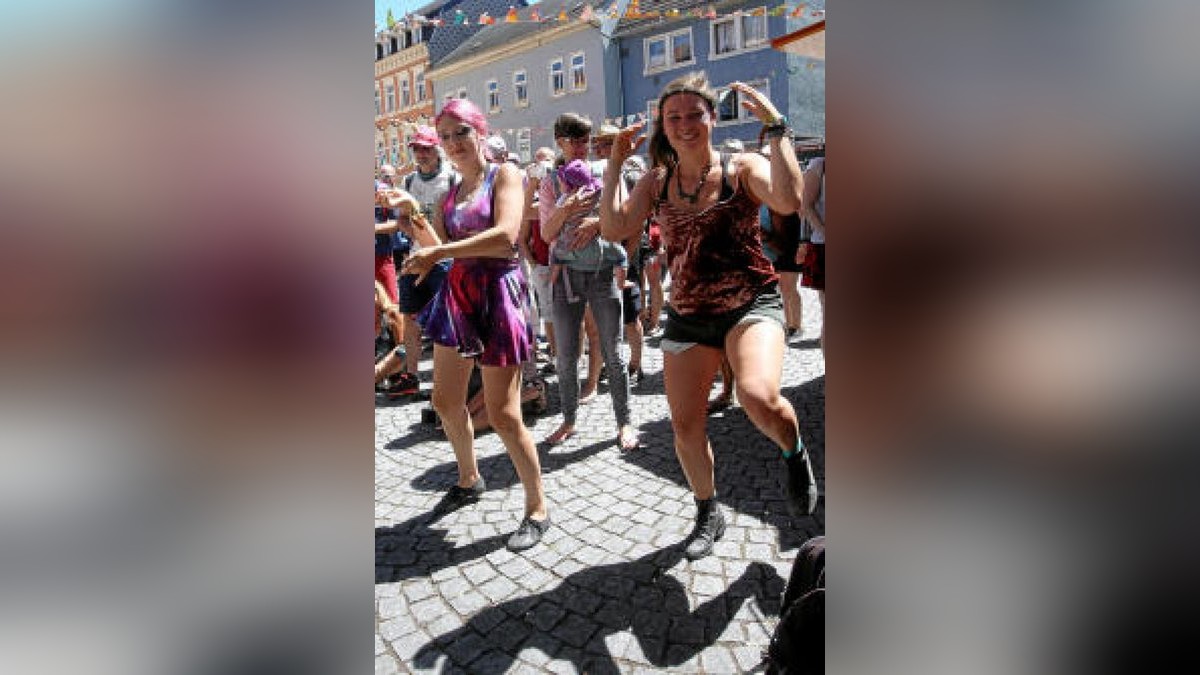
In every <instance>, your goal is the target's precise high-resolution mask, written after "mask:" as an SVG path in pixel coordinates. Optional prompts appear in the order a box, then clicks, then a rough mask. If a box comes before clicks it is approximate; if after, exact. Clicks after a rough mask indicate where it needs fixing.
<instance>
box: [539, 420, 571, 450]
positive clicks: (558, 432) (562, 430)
mask: <svg viewBox="0 0 1200 675" xmlns="http://www.w3.org/2000/svg"><path fill="white" fill-rule="evenodd" d="M574 435H575V425H574V424H570V423H569V422H563V423H562V426H560V427H559V428H557V429H555V430H554V433H552V434H550V435H549V436H547V437H546V441H545V442H546V444H547V445H558V444H559V443H562V442H563V441H565V440H567V439H568V438H570V437H572V436H574Z"/></svg>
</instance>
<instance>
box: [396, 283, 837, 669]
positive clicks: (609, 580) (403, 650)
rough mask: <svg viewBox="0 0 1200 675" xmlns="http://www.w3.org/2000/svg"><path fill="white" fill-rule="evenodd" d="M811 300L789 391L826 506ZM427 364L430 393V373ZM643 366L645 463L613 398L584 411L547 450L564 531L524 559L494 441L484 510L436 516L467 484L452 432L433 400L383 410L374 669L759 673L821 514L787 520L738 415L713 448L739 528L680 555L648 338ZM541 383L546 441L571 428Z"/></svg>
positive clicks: (771, 458)
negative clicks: (433, 416) (708, 549)
mask: <svg viewBox="0 0 1200 675" xmlns="http://www.w3.org/2000/svg"><path fill="white" fill-rule="evenodd" d="M801 294H802V296H803V299H804V310H805V312H804V314H805V316H804V325H805V328H804V334H803V336H800V337H799V338H797V339H793V340H792V341H791V342H790V345H789V347H788V349H787V350H786V354H785V362H784V375H783V393H784V395H785V396H786V397H787V398H788V399H789V400H790V401H791V402H792V404H793V405H794V406H795V407H796V413H797V415H798V417H799V418H800V425H801V435H802V437H803V439H804V441H805V444H806V445H807V446H808V447H809V448H810V449H811V450H812V451H813V457H814V462H815V469H816V470H817V474H818V477H819V479H820V483H821V486H822V492H823V491H824V490H823V488H824V482H825V481H824V464H825V462H824V446H825V442H824V420H823V418H824V404H825V385H824V382H825V378H824V360H823V358H822V357H821V352H820V349H819V348H818V347H817V341H816V336H817V334H818V332H819V322H820V316H819V305H818V304H817V298H816V294H815V293H813V292H811V291H809V290H807V289H801ZM622 349H625V350H626V351H625V353H626V354H628V351H627V348H626V347H625V346H624V345H622ZM421 367H422V380H423V385H422V386H423V388H424V390H425V391H426V392H427V391H428V389H429V386H430V385H429V377H430V373H429V368H430V360H429V359H428V358H426V360H425V361H423V362H422V364H421ZM643 369H644V371H645V373H646V378H645V380H644V381H643V382H642V384H641V385H640V386H637V387H634V389H633V422H634V424H635V425H636V426H638V427H639V429H640V431H641V438H642V448H641V449H638V450H635V451H633V452H629V453H621V452H620V451H619V450H618V449H617V448H616V445H615V432H616V426H615V422H614V419H613V413H612V406H611V403H610V399H609V397H608V396H607V393H606V392H607V387H606V386H605V385H604V384H602V385H601V389H600V391H601V395H600V396H598V397H597V398H596V399H595V400H594V401H593V402H591V403H590V404H588V405H585V406H582V407H581V408H580V411H579V423H578V427H579V433H578V434H577V435H576V436H575V437H573V438H571V439H570V440H568V441H567V442H566V443H565V444H563V445H562V446H558V447H556V448H553V449H548V448H546V447H545V446H543V445H539V455H540V457H541V462H542V473H543V480H544V483H545V490H546V495H547V500H548V504H549V510H550V513H551V517H552V520H553V526H552V527H551V529H550V530H549V531H548V532H547V533H546V535H545V538H544V539H543V541H542V543H541V544H539V545H538V546H536V547H535V548H533V549H531V550H529V551H526V552H524V553H523V554H514V553H511V552H509V551H508V550H506V549H505V547H504V543H505V540H506V538H507V537H508V535H509V534H510V533H511V532H512V531H513V530H514V529H515V528H516V526H517V523H518V521H519V519H520V516H521V514H522V509H523V504H524V499H523V492H522V490H521V485H520V483H519V481H518V480H517V477H516V472H515V471H514V470H513V466H512V463H511V462H510V461H509V459H508V456H507V454H506V453H505V451H504V447H503V446H502V444H501V443H500V440H499V438H498V437H497V436H496V435H495V434H494V433H491V432H487V433H482V434H479V435H478V436H477V438H476V444H475V447H476V452H477V454H478V457H479V466H480V471H481V473H482V474H483V476H484V478H485V479H486V481H487V485H488V491H487V493H486V494H485V495H484V497H483V499H482V500H481V501H480V502H479V503H477V504H474V505H471V506H468V507H466V508H463V509H460V510H457V511H454V512H452V513H449V514H444V515H437V514H435V513H434V506H435V505H436V504H437V503H438V502H439V500H440V499H441V497H442V495H443V494H444V493H445V491H446V490H447V489H448V488H449V487H450V486H451V485H452V484H454V482H455V480H456V477H457V472H456V468H455V464H454V456H453V453H452V451H451V449H450V445H449V443H448V442H447V441H446V440H445V438H444V436H442V434H441V433H440V432H439V431H435V429H434V427H433V425H432V424H423V423H422V422H421V410H422V409H424V408H427V407H428V405H429V404H428V401H427V400H426V401H409V400H402V401H397V402H388V401H387V400H386V399H383V398H377V401H376V409H375V583H376V586H375V598H376V609H375V618H376V624H375V626H376V633H375V654H376V657H375V659H376V660H375V672H376V673H395V672H477V673H504V672H511V673H541V672H554V673H573V672H579V673H583V672H587V673H618V672H620V673H640V672H662V671H664V670H670V671H671V672H705V673H732V672H740V671H748V670H751V669H753V668H755V667H756V666H757V665H758V664H759V663H760V662H761V660H762V656H763V652H764V650H765V649H766V646H767V643H768V641H769V639H770V635H771V632H772V630H773V629H774V627H775V623H776V621H777V620H778V612H779V599H780V596H781V594H782V592H783V588H784V583H785V581H786V579H787V577H788V574H789V572H790V570H791V563H792V560H793V558H794V556H795V554H796V550H797V548H798V547H799V545H800V544H801V543H803V541H804V540H805V539H807V538H809V537H811V536H814V535H817V534H822V533H824V516H825V512H824V500H822V502H821V505H820V507H819V509H818V511H817V513H816V514H815V516H813V517H804V518H800V519H798V520H795V519H792V518H791V517H790V516H789V515H788V513H787V508H786V506H785V502H784V493H783V478H784V475H785V473H784V471H783V464H782V461H781V460H780V458H779V451H778V449H777V448H775V447H774V445H773V444H772V443H771V442H770V441H768V440H767V438H766V437H765V436H763V435H762V434H761V433H759V432H758V431H757V429H755V428H754V426H753V425H752V424H751V423H750V421H749V419H748V418H747V417H746V415H745V413H744V412H743V411H742V409H741V408H740V407H736V406H735V407H733V408H727V409H726V410H724V411H722V412H719V413H716V414H715V415H713V416H712V417H710V419H709V436H710V438H711V439H712V444H713V450H714V453H715V455H716V482H717V490H718V500H719V501H720V503H721V504H722V507H723V508H724V509H725V512H726V518H727V520H728V525H729V527H728V529H727V531H726V533H725V536H724V538H723V539H722V540H721V541H720V542H718V543H717V545H716V547H715V549H714V554H713V555H711V556H709V557H708V558H705V559H702V560H699V561H696V562H690V561H688V560H686V559H685V558H683V554H682V548H681V546H680V543H681V542H682V541H683V540H684V539H685V538H686V536H687V535H688V534H689V532H690V531H691V529H692V526H693V517H694V513H695V506H694V503H693V501H692V499H691V495H690V492H689V491H688V489H687V483H686V481H685V479H684V476H683V473H682V471H681V470H680V468H679V463H678V461H677V460H676V458H675V454H674V449H673V445H672V435H671V427H670V421H669V418H668V414H667V403H666V397H665V396H664V394H663V388H662V353H661V351H659V349H658V340H654V339H652V340H648V341H647V345H646V349H645V352H644V355H643ZM581 370H585V369H581ZM718 379H719V378H718ZM547 383H548V389H549V393H550V408H549V410H548V411H547V413H546V414H544V415H541V416H538V417H528V416H527V417H526V422H527V424H528V425H529V426H530V430H531V433H532V434H533V437H534V440H535V442H537V441H540V440H541V439H543V438H545V437H546V436H547V435H548V434H549V433H550V432H551V431H553V430H554V429H555V428H556V427H557V425H558V423H559V422H560V421H561V417H560V416H559V414H558V410H559V408H558V391H557V381H556V380H555V378H554V377H553V376H551V377H549V378H547ZM717 391H719V385H717V388H716V389H714V392H713V395H714V396H715V394H716V392H717Z"/></svg>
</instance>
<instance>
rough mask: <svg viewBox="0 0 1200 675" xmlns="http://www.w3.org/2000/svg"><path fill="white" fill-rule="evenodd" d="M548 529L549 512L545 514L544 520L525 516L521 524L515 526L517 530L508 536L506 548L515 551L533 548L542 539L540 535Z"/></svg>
mask: <svg viewBox="0 0 1200 675" xmlns="http://www.w3.org/2000/svg"><path fill="white" fill-rule="evenodd" d="M548 529H550V515H549V514H547V515H546V518H545V520H534V519H533V518H530V517H529V516H525V518H524V519H523V520H522V521H521V524H520V525H518V526H517V531H516V532H513V534H512V536H511V537H509V538H508V550H510V551H514V552H517V551H524V550H526V549H530V548H533V547H534V546H536V545H537V543H538V542H539V541H541V540H542V535H543V534H545V533H546V530H548Z"/></svg>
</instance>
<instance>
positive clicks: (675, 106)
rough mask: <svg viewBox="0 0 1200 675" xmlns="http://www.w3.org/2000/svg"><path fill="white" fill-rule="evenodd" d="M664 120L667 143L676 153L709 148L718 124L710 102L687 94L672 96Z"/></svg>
mask: <svg viewBox="0 0 1200 675" xmlns="http://www.w3.org/2000/svg"><path fill="white" fill-rule="evenodd" d="M661 119H662V124H663V132H664V133H665V134H666V136H667V141H668V142H669V143H670V144H671V147H673V148H675V151H676V152H679V153H686V152H688V151H692V150H696V149H698V148H707V147H708V145H709V139H710V138H711V137H712V129H713V125H714V124H715V122H714V120H713V114H712V111H711V110H710V109H709V107H708V102H707V101H705V100H704V99H703V98H701V97H700V96H697V95H696V94H691V93H686V92H685V93H682V94H675V95H672V96H668V97H667V100H666V101H664V102H663V104H662V112H661Z"/></svg>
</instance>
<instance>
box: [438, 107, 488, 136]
mask: <svg viewBox="0 0 1200 675" xmlns="http://www.w3.org/2000/svg"><path fill="white" fill-rule="evenodd" d="M446 115H449V116H451V117H453V118H454V119H456V120H458V121H460V122H462V123H463V124H466V125H469V126H471V127H473V128H474V129H475V133H476V134H478V135H479V138H480V139H483V138H486V137H487V135H488V123H487V117H485V116H484V114H483V111H482V110H480V109H479V106H477V105H475V104H474V103H471V102H470V101H468V100H467V99H465V98H452V99H450V100H449V101H446V105H444V106H442V111H441V112H440V113H438V114H437V117H435V118H434V119H433V123H434V124H438V123H440V122H441V121H442V118H443V117H445V116H446Z"/></svg>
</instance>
